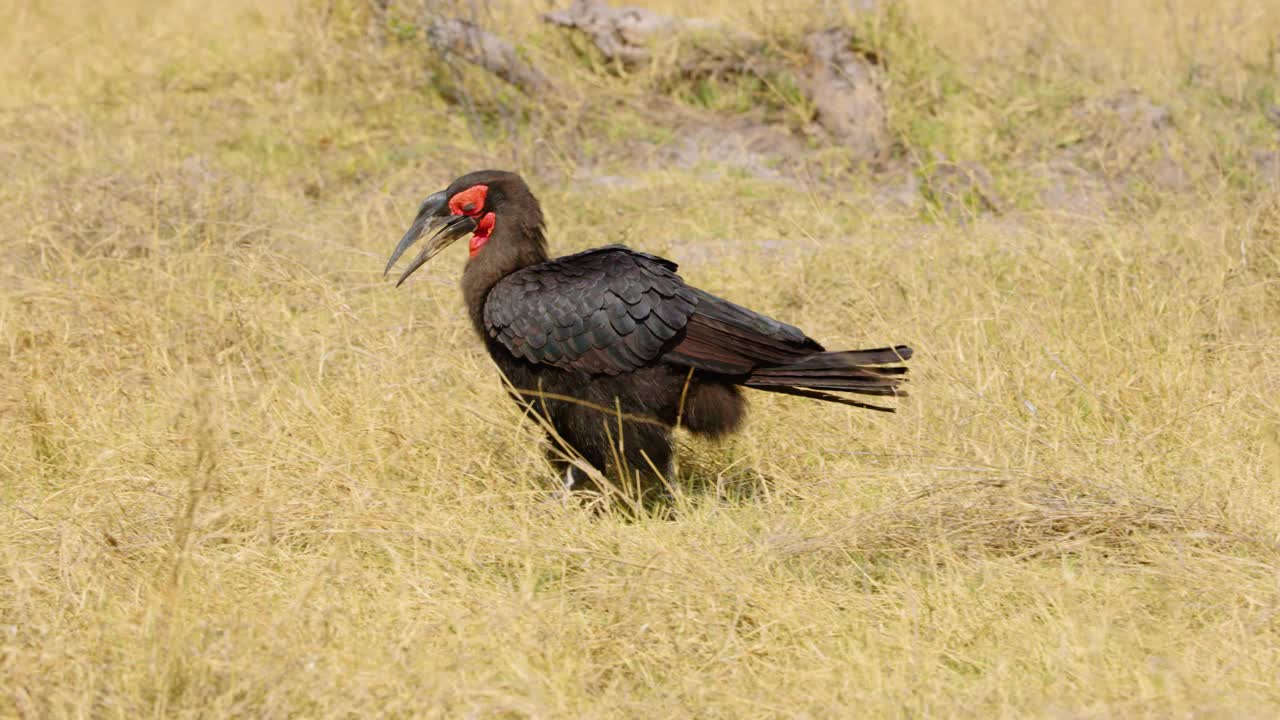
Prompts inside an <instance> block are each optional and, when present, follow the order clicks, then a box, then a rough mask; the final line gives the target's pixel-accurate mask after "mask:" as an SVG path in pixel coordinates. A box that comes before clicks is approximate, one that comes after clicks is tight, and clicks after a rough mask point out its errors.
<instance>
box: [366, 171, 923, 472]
mask: <svg viewBox="0 0 1280 720" xmlns="http://www.w3.org/2000/svg"><path fill="white" fill-rule="evenodd" d="M431 231H435V234H434V235H433V236H432V237H431V239H430V240H429V241H428V242H427V244H426V247H424V248H423V249H422V251H421V252H420V253H419V254H418V256H417V257H415V258H414V260H413V262H412V263H410V264H409V267H408V269H406V270H405V271H404V273H403V274H402V275H401V276H400V279H399V281H398V282H397V283H396V285H397V286H399V285H400V283H403V282H404V281H405V279H406V278H408V277H409V276H410V275H412V274H413V272H414V271H415V270H417V269H418V268H419V267H421V266H422V265H423V263H425V262H427V261H428V260H430V259H431V258H432V257H433V256H435V255H436V253H438V252H440V251H441V250H443V249H444V248H445V247H447V246H448V245H449V244H450V243H452V242H453V241H454V240H457V239H458V238H460V237H462V236H464V235H467V234H468V233H471V234H472V235H471V242H470V250H471V258H470V260H469V261H468V262H467V266H466V269H465V270H464V271H463V273H462V292H463V297H464V299H465V301H466V305H467V312H468V313H469V314H470V316H471V323H472V325H473V326H474V327H475V329H476V332H477V333H478V334H479V335H480V338H481V339H482V340H483V341H484V343H485V347H486V348H487V349H488V351H489V355H490V356H491V357H492V358H493V361H494V362H495V363H497V365H498V368H499V369H500V370H501V371H502V373H503V374H504V375H506V377H507V379H508V381H509V382H510V384H511V387H512V388H513V395H514V396H515V399H516V400H517V402H519V403H521V404H522V405H523V406H525V407H526V408H527V409H528V410H529V411H531V412H533V413H536V414H537V415H539V416H540V417H541V418H542V419H544V420H545V421H546V424H547V425H548V426H549V432H548V434H549V435H550V436H551V443H552V449H551V451H550V452H549V456H550V458H551V462H552V463H553V465H555V466H556V468H557V471H558V472H561V473H563V479H564V484H565V486H566V487H567V488H570V489H577V488H584V487H588V486H593V485H594V483H592V482H591V481H590V479H589V477H588V474H587V473H584V472H582V471H581V469H580V468H578V467H575V466H574V465H573V464H572V462H571V461H570V460H569V459H568V458H570V457H580V458H582V459H583V460H586V461H587V462H588V463H590V464H591V465H592V466H594V467H595V468H596V469H597V470H599V471H600V472H601V473H602V474H603V476H604V477H607V478H609V479H610V481H611V482H614V483H621V484H622V485H623V486H625V487H628V488H631V487H636V486H637V483H638V486H639V488H640V489H642V490H644V489H654V488H657V487H659V486H660V485H661V482H662V480H663V479H664V476H666V475H667V474H669V472H670V467H671V457H672V452H671V430H672V428H674V427H676V426H677V425H679V426H682V427H684V428H686V429H687V430H689V431H690V432H693V433H696V434H699V435H706V436H719V435H723V434H725V433H728V432H731V431H733V430H735V429H736V428H737V427H738V426H739V425H740V424H741V422H742V417H743V413H744V411H745V402H744V399H743V397H742V394H741V392H740V390H739V388H740V387H749V388H755V389H758V390H765V391H769V392H777V393H785V394H788V395H799V396H802V397H807V398H814V399H818V400H826V401H830V402H836V403H842V404H845V405H852V406H855V407H861V408H869V409H872V410H883V411H889V412H892V408H887V407H881V406H878V405H870V404H867V403H862V402H858V401H857V400H853V399H851V398H848V397H845V396H844V395H837V394H834V393H853V394H859V395H873V396H876V395H878V396H899V395H903V394H904V393H903V392H902V391H900V390H899V389H898V386H899V384H900V383H901V382H902V381H903V380H904V379H905V378H904V377H903V375H904V374H905V373H906V371H907V369H906V368H905V367H903V366H901V365H891V363H897V362H901V361H905V360H907V359H908V358H910V357H911V348H909V347H906V346H905V345H898V346H896V347H891V348H879V349H875V350H845V351H839V352H828V351H826V350H824V348H823V347H822V346H821V345H819V344H818V343H817V341H815V340H813V339H812V338H810V337H808V336H806V335H805V334H804V332H802V331H801V330H800V329H799V328H796V327H792V326H791V325H788V324H786V323H783V322H779V321H777V320H774V319H772V318H769V317H766V316H764V315H761V314H760V313H757V312H753V311H751V310H748V309H747V308H744V307H742V306H740V305H735V304H734V303H731V302H729V301H728V300H724V299H722V298H718V297H716V296H715V295H712V294H710V293H707V292H704V291H702V290H699V289H697V288H695V287H690V286H688V285H686V284H685V283H684V281H683V280H681V279H680V276H679V275H677V274H676V264H675V263H673V262H671V261H669V260H664V259H663V258H660V257H657V256H654V255H649V254H647V253H642V252H636V251H635V250H630V249H628V248H626V247H623V246H622V245H609V246H606V247H601V248H596V249H594V250H587V251H586V252H581V253H577V254H576V255H569V256H566V257H561V258H556V259H554V260H553V259H551V258H550V257H549V256H548V255H547V243H546V238H545V236H544V224H543V219H542V208H541V206H540V205H539V204H538V201H537V199H536V198H534V196H533V194H532V193H531V192H530V191H529V187H528V186H527V185H525V182H524V180H522V179H521V178H520V176H519V175H516V174H514V173H510V172H504V171H500V170H482V171H479V172H473V173H470V174H467V175H464V176H462V177H460V178H458V179H457V180H454V181H453V183H452V184H451V185H449V187H448V189H446V190H444V191H442V192H438V193H435V194H434V195H431V196H430V197H428V198H427V199H426V200H425V201H424V202H423V203H422V207H421V208H419V210H418V215H417V217H416V218H414V221H413V225H412V226H411V227H410V228H409V231H408V232H407V233H405V236H404V238H403V239H402V240H400V244H399V245H397V246H396V249H395V251H394V252H393V253H392V254H391V259H390V260H389V261H388V262H387V271H388V272H389V271H390V270H391V267H392V266H393V265H395V262H396V260H398V259H399V258H400V256H401V255H402V254H403V253H404V252H405V250H407V249H408V248H409V247H410V246H411V245H413V244H414V243H415V242H416V241H417V240H418V239H419V238H420V237H422V236H423V235H425V234H427V233H429V232H431ZM384 274H385V273H384Z"/></svg>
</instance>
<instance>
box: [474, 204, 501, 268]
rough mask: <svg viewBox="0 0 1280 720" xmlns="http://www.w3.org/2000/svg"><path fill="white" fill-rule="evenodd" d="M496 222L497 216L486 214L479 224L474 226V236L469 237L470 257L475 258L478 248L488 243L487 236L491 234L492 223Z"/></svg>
mask: <svg viewBox="0 0 1280 720" xmlns="http://www.w3.org/2000/svg"><path fill="white" fill-rule="evenodd" d="M495 220H497V216H495V215H494V214H493V213H487V214H485V216H484V217H482V218H480V222H479V224H477V225H476V234H475V235H472V236H471V244H470V245H469V246H468V247H470V248H471V257H475V256H476V253H478V252H480V248H482V247H484V244H485V243H487V242H489V235H490V234H492V233H493V223H494V221H495Z"/></svg>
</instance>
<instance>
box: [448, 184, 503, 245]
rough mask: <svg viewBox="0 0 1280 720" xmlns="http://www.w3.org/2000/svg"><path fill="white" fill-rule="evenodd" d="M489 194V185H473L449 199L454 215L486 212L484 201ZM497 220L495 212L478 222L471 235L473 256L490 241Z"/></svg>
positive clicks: (472, 215) (474, 215)
mask: <svg viewBox="0 0 1280 720" xmlns="http://www.w3.org/2000/svg"><path fill="white" fill-rule="evenodd" d="M488 195H489V186H488V185H472V186H471V187H469V188H467V189H466V190H463V191H462V192H460V193H458V194H457V195H454V196H453V197H452V198H450V199H449V210H450V211H451V212H452V213H453V214H454V215H469V216H471V217H476V216H478V215H480V213H482V212H484V201H485V198H486V197H488ZM496 220H497V217H496V216H495V215H494V214H493V213H487V214H485V215H484V216H483V217H481V218H480V220H479V221H478V222H477V223H476V232H475V234H474V235H472V236H471V243H470V248H471V257H475V256H476V253H478V252H480V248H482V247H484V244H485V243H487V242H489V235H490V234H492V233H493V224H494V222H495V221H496Z"/></svg>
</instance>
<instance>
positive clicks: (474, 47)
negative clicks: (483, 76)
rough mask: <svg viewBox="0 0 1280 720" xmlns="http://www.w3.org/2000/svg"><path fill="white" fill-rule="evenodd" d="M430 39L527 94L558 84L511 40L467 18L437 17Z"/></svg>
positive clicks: (537, 93) (447, 50)
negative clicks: (526, 60)
mask: <svg viewBox="0 0 1280 720" xmlns="http://www.w3.org/2000/svg"><path fill="white" fill-rule="evenodd" d="M427 41H428V42H430V43H431V44H432V45H433V46H434V47H436V48H437V49H439V50H440V51H441V52H447V53H452V54H454V55H457V56H458V57H460V58H462V59H463V60H465V61H467V62H469V63H471V64H473V65H479V66H480V67H482V68H484V69H485V70H488V71H489V72H491V73H493V74H494V75H496V76H498V78H500V79H502V80H504V81H506V82H508V83H510V84H511V85H513V86H515V87H516V88H517V89H519V90H520V91H521V92H523V93H525V94H526V95H533V96H536V95H542V94H545V93H548V92H551V91H553V90H554V89H555V88H554V86H553V85H552V83H551V81H550V80H549V79H547V76H546V75H543V74H542V71H540V70H538V68H536V67H534V66H533V65H531V64H529V63H527V62H525V61H524V60H521V59H520V56H519V54H518V53H517V52H516V49H515V48H514V47H512V45H511V43H509V42H507V41H505V40H503V39H502V38H500V37H498V36H497V35H494V34H493V33H491V32H489V31H487V30H484V29H482V28H480V27H478V26H476V25H474V24H472V23H469V22H467V21H465V20H457V19H444V18H437V19H433V20H432V21H431V23H430V24H429V25H428V26H427Z"/></svg>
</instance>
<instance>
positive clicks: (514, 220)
mask: <svg viewBox="0 0 1280 720" xmlns="http://www.w3.org/2000/svg"><path fill="white" fill-rule="evenodd" d="M499 226H502V228H503V230H505V231H508V232H504V233H502V237H503V238H504V240H505V242H507V243H511V242H520V241H522V240H523V241H526V242H534V243H538V244H541V243H542V242H543V240H542V208H541V207H540V206H539V205H538V200H537V199H536V198H534V196H533V193H531V192H529V186H528V185H525V182H524V180H523V179H521V177H520V176H519V175H516V174H515V173H512V172H507V171H505V170H480V171H477V172H473V173H467V174H466V175H463V176H462V177H460V178H458V179H457V180H454V181H453V182H452V183H450V184H449V187H447V188H445V189H444V190H441V191H440V192H438V193H435V194H433V195H431V196H429V197H427V199H426V200H423V201H422V206H421V207H419V208H418V215H417V217H415V218H414V219H413V224H412V225H410V226H409V231H408V232H406V233H405V234H404V237H403V238H401V240H400V243H399V244H398V245H396V249H395V251H394V252H392V253H391V259H390V260H388V261H387V268H386V270H384V271H383V275H385V274H387V273H388V272H390V271H391V266H392V265H395V263H396V260H399V259H400V256H401V255H403V254H404V251H405V250H408V249H409V248H410V246H412V245H413V244H414V243H415V242H417V241H418V240H419V239H420V238H421V237H422V236H424V235H427V234H428V233H431V232H433V231H434V233H435V234H434V235H432V236H431V238H430V239H429V240H427V243H426V246H425V247H423V248H422V250H421V252H419V253H418V256H417V257H415V258H414V259H413V262H411V263H409V267H408V268H406V269H405V271H404V273H403V274H401V275H400V279H399V280H397V281H396V285H397V286H399V285H400V283H403V282H404V281H405V279H407V278H408V277H409V276H410V275H412V274H413V273H414V271H415V270H417V269H418V268H420V267H422V266H423V264H425V263H426V262H427V261H428V260H430V259H431V258H433V257H435V255H436V254H437V253H439V252H440V251H441V250H443V249H445V248H446V247H448V246H449V245H450V244H452V243H453V242H454V241H455V240H457V239H458V238H460V237H462V236H464V235H466V234H467V233H472V236H471V242H470V249H471V257H473V258H474V257H476V256H477V255H479V254H480V253H481V252H482V251H483V250H484V249H485V248H486V247H487V246H489V245H490V240H491V239H492V236H493V232H494V230H495V228H498V227H499ZM501 243H502V241H499V242H497V243H495V244H501Z"/></svg>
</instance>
